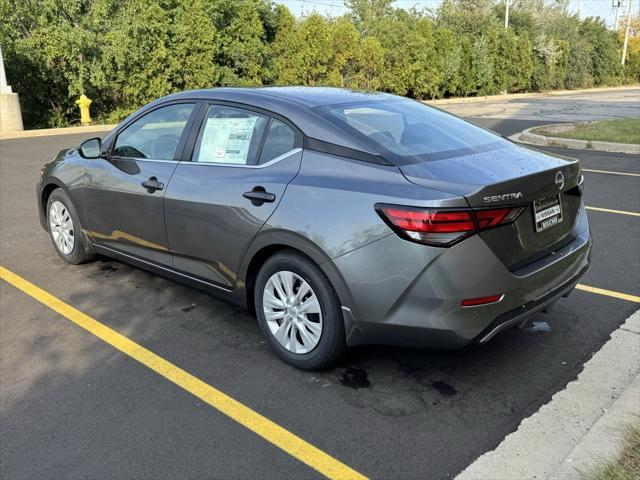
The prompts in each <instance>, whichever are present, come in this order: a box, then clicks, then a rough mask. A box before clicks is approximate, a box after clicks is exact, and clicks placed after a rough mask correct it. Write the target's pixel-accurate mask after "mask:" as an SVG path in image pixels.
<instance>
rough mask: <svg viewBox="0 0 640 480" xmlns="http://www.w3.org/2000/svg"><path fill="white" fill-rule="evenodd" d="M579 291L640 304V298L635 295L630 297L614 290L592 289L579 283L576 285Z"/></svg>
mask: <svg viewBox="0 0 640 480" xmlns="http://www.w3.org/2000/svg"><path fill="white" fill-rule="evenodd" d="M576 288H577V289H578V290H584V291H585V292H590V293H597V294H598V295H606V296H607V297H614V298H619V299H621V300H627V301H629V302H635V303H640V297H636V296H635V295H629V294H628V293H620V292H614V291H613V290H605V289H604V288H597V287H590V286H589V285H582V284H581V283H579V284H578V285H576Z"/></svg>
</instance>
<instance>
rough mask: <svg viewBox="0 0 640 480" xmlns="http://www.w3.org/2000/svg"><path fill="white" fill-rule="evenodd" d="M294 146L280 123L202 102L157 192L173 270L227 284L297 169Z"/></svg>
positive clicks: (297, 140)
mask: <svg viewBox="0 0 640 480" xmlns="http://www.w3.org/2000/svg"><path fill="white" fill-rule="evenodd" d="M300 143H301V136H300V134H298V133H296V132H295V131H294V129H293V128H292V127H290V126H288V125H287V124H285V123H284V122H283V121H280V120H277V119H275V118H271V117H270V116H268V115H263V114H261V113H257V112H254V111H251V110H245V109H241V108H236V107H230V106H224V105H210V106H209V107H208V110H207V112H206V115H205V117H204V119H203V121H202V125H201V126H200V131H199V134H198V137H197V139H196V141H195V145H194V148H193V154H192V156H191V161H189V162H181V163H180V164H179V165H178V167H177V168H176V171H175V172H174V174H173V177H172V179H171V182H170V184H169V188H168V190H167V193H166V197H165V216H166V222H167V235H168V240H169V244H170V245H171V250H172V252H173V254H174V259H173V264H174V268H176V269H177V270H180V271H183V272H185V273H188V274H190V275H192V276H195V277H198V278H200V279H202V280H204V281H206V282H208V283H213V284H215V285H217V286H220V287H222V288H228V289H231V288H233V287H234V286H235V279H236V272H237V271H238V268H239V265H240V262H241V260H242V257H243V254H244V252H245V251H246V249H247V247H248V246H249V244H250V242H251V240H252V239H253V238H254V237H255V235H256V234H257V233H258V231H259V230H260V228H261V227H262V226H263V225H264V223H265V222H266V221H267V219H268V218H269V217H270V216H271V214H272V213H273V212H274V210H275V209H276V206H277V205H278V202H279V201H280V199H281V198H282V195H283V194H284V191H285V188H286V187H287V184H288V183H289V182H290V181H291V180H292V179H293V178H294V177H295V176H296V174H297V173H298V170H299V168H300V161H301V158H302V154H301V149H300V148H297V147H298V146H299V145H300Z"/></svg>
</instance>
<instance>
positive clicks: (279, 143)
mask: <svg viewBox="0 0 640 480" xmlns="http://www.w3.org/2000/svg"><path fill="white" fill-rule="evenodd" d="M295 140H296V134H295V132H294V131H293V130H292V129H291V128H289V127H288V126H287V125H285V124H284V123H282V122H281V121H279V120H276V119H273V120H272V121H271V125H270V126H269V131H268V132H267V138H265V140H264V145H263V147H262V153H261V154H260V162H259V163H266V162H268V161H270V160H273V159H274V158H276V157H279V156H280V155H282V154H284V153H287V152H288V151H289V150H292V149H293V147H294V146H295Z"/></svg>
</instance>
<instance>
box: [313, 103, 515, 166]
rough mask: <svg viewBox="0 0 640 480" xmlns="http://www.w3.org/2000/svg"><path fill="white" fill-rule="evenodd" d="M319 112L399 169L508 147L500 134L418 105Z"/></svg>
mask: <svg viewBox="0 0 640 480" xmlns="http://www.w3.org/2000/svg"><path fill="white" fill-rule="evenodd" d="M319 110H320V112H321V114H322V115H323V116H324V117H325V118H326V119H328V120H329V121H331V122H332V123H334V124H338V125H339V126H341V127H342V128H344V129H346V130H348V131H350V132H352V133H353V134H355V135H357V136H359V137H362V136H364V137H366V138H367V139H369V141H371V142H373V144H374V145H375V147H377V150H379V151H380V152H381V153H382V154H383V155H385V156H391V157H393V158H392V159H393V160H395V161H396V162H398V163H413V162H421V161H427V160H437V159H442V158H447V157H452V156H459V155H466V154H471V153H477V152H481V151H488V150H493V149H497V148H501V147H505V146H507V145H508V142H507V141H506V140H504V139H502V138H501V137H500V136H498V135H496V134H493V133H491V132H488V131H487V130H484V129H482V128H480V127H476V126H475V125H472V124H470V123H468V122H465V121H464V120H461V119H459V118H457V117H454V116H453V115H449V114H447V113H445V112H442V111H440V110H438V109H435V108H431V107H428V106H427V105H424V104H422V103H420V102H416V101H412V100H383V101H372V102H358V103H349V104H339V105H330V106H328V107H322V108H321V109H319ZM389 154H390V155H389Z"/></svg>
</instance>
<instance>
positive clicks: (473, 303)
mask: <svg viewBox="0 0 640 480" xmlns="http://www.w3.org/2000/svg"><path fill="white" fill-rule="evenodd" d="M503 296H504V295H502V294H500V295H490V296H488V297H478V298H467V299H466V300H462V303H461V305H462V306H463V307H477V306H479V305H487V304H489V303H497V302H499V301H500V300H502V297H503Z"/></svg>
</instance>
